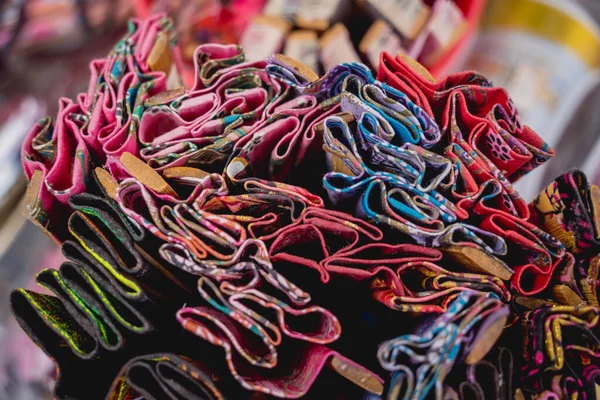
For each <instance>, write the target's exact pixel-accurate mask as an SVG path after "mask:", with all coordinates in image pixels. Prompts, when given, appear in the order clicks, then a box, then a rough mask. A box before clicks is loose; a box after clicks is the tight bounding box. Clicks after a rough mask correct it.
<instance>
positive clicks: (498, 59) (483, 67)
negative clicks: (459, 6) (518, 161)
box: [467, 0, 600, 201]
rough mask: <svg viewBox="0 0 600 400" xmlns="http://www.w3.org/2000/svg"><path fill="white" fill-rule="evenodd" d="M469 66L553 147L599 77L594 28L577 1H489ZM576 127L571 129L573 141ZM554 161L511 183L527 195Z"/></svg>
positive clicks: (599, 43)
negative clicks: (508, 99) (506, 96)
mask: <svg viewBox="0 0 600 400" xmlns="http://www.w3.org/2000/svg"><path fill="white" fill-rule="evenodd" d="M467 68H469V69H474V70H477V71H479V72H481V73H482V74H483V75H485V76H486V77H488V78H490V79H491V80H492V81H493V82H494V84H495V85H497V86H502V87H505V88H506V89H507V90H508V92H509V94H510V96H511V98H512V99H513V101H514V102H515V105H516V106H517V109H518V110H519V114H520V116H521V121H522V122H523V123H525V124H527V125H529V126H531V127H532V128H533V129H534V130H535V131H536V132H537V133H538V134H539V135H540V136H541V137H542V138H543V139H544V140H545V141H546V142H547V143H548V144H549V145H550V146H552V147H555V146H557V145H558V144H559V142H560V140H561V137H562V136H563V134H565V129H566V127H567V126H568V124H569V122H570V121H571V120H572V118H573V116H574V114H575V112H576V111H577V109H578V107H579V106H580V105H581V104H582V101H583V99H584V98H585V97H586V96H587V95H588V94H589V93H590V92H591V91H592V90H593V89H594V88H595V87H597V86H598V83H599V82H600V73H599V72H598V71H599V68H600V28H599V26H598V24H597V23H596V22H595V21H594V20H593V18H592V17H591V16H590V15H589V14H588V12H587V11H586V10H585V9H584V8H583V7H582V6H581V4H580V3H579V2H577V1H575V0H492V1H490V7H489V9H488V13H487V15H486V17H485V18H484V22H483V26H482V31H481V33H480V36H479V38H478V39H477V42H476V44H475V47H474V49H473V52H472V53H471V57H470V59H469V60H468V61H467ZM590 129H595V127H590ZM577 134H578V133H575V132H569V135H573V138H572V140H577V136H575V135H577ZM555 150H556V151H557V156H558V157H560V152H561V149H560V148H555ZM552 162H553V161H552V160H551V161H549V162H548V163H547V164H546V165H545V166H542V167H540V168H537V169H536V170H534V171H533V172H531V173H530V174H528V175H527V176H525V177H524V178H523V179H522V180H521V181H519V182H518V183H517V185H516V188H517V190H519V192H520V193H521V195H522V196H523V197H524V198H525V200H528V201H530V200H532V199H533V198H534V197H535V196H537V194H538V193H539V192H540V190H542V189H543V187H545V186H546V185H547V184H548V183H549V181H550V180H552V179H553V177H547V176H546V172H547V168H548V166H549V165H551V163H552ZM583 163H584V160H583V159H581V160H579V161H578V163H571V164H575V165H569V166H570V167H582V166H583Z"/></svg>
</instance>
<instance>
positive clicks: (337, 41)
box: [320, 23, 360, 71]
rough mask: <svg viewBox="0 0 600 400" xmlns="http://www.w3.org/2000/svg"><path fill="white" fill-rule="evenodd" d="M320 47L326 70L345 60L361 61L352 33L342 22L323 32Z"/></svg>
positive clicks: (322, 61)
mask: <svg viewBox="0 0 600 400" xmlns="http://www.w3.org/2000/svg"><path fill="white" fill-rule="evenodd" d="M320 47H321V52H320V56H321V63H322V64H323V68H325V71H329V70H330V69H331V68H333V67H334V66H336V65H338V64H341V63H344V62H360V57H359V56H358V54H356V50H354V46H353V45H352V41H351V40H350V33H349V32H348V29H346V27H345V26H344V25H343V24H341V23H337V24H335V25H334V26H333V27H332V28H331V29H330V30H328V31H327V32H325V33H324V34H323V36H322V37H321V42H320Z"/></svg>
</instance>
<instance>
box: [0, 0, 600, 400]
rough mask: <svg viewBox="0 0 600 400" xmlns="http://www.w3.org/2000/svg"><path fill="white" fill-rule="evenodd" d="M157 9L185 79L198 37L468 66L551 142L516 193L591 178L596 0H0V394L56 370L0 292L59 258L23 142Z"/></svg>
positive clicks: (18, 399) (38, 382)
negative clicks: (30, 212) (34, 193)
mask: <svg viewBox="0 0 600 400" xmlns="http://www.w3.org/2000/svg"><path fill="white" fill-rule="evenodd" d="M161 11H162V12H167V13H168V14H169V15H170V16H171V17H172V18H173V20H174V21H175V23H176V26H177V29H178V31H179V44H180V48H181V56H182V58H183V61H184V65H185V68H186V69H185V71H183V78H184V81H185V83H186V84H187V85H188V86H189V85H191V83H192V82H193V79H194V70H193V64H192V58H193V53H194V49H195V48H196V46H197V45H198V44H200V43H206V42H217V43H240V44H241V45H242V46H244V49H245V51H246V55H247V58H250V59H262V58H265V57H267V56H269V55H270V54H272V53H276V52H283V53H284V54H287V55H290V56H292V57H294V58H297V59H299V60H301V61H302V62H304V63H305V64H306V65H308V66H309V67H310V68H312V69H313V70H315V71H316V72H317V73H319V74H323V73H325V72H326V71H327V70H328V69H329V68H331V66H333V65H336V64H338V63H340V62H345V61H361V62H363V63H366V64H368V65H370V66H371V67H373V68H377V66H378V60H379V58H378V55H379V53H380V52H381V51H387V52H390V53H393V54H396V53H400V52H404V53H406V54H407V55H408V56H410V57H411V58H413V59H415V60H417V61H419V62H420V63H422V64H423V65H424V66H425V67H427V68H428V69H429V71H430V72H431V74H432V75H433V76H435V77H436V78H443V77H444V76H445V75H447V74H449V73H452V72H455V71H459V70H464V69H473V70H476V71H479V72H481V73H483V74H484V75H486V76H487V77H488V78H490V79H491V80H492V81H493V82H494V84H495V85H498V86H504V87H505V88H507V89H508V91H509V93H510V94H511V96H512V98H513V100H514V102H515V104H516V105H517V108H518V109H519V112H520V115H521V119H522V121H523V122H524V123H525V124H528V125H530V126H531V127H532V128H533V129H534V130H536V131H537V132H538V133H539V134H540V136H542V138H544V140H545V141H546V142H548V143H549V144H550V145H551V146H552V147H554V148H555V150H556V152H557V156H556V157H555V158H554V159H553V160H552V161H550V162H549V163H547V165H544V166H543V167H542V168H539V170H536V171H534V172H532V173H531V174H529V175H527V176H526V177H524V178H523V179H522V180H521V181H519V182H518V184H517V188H518V189H519V191H520V192H521V193H522V195H523V197H525V198H526V200H532V199H533V198H534V196H535V195H536V194H537V193H538V192H539V191H540V190H541V189H542V188H544V187H545V185H547V184H548V183H550V182H551V181H552V180H553V178H554V177H555V176H556V175H557V174H559V173H561V172H562V171H565V170H567V169H570V168H580V169H583V171H584V172H586V173H587V174H588V177H589V178H590V180H591V181H592V182H593V183H596V184H600V136H599V135H598V134H597V127H598V126H600V121H599V120H600V112H597V111H598V110H600V90H599V87H600V85H599V83H600V1H598V0H487V1H485V0H229V1H225V0H221V1H218V0H185V1H184V0H179V1H178V0H130V1H125V0H0V160H3V161H2V162H3V164H2V168H0V400H4V399H6V400H8V399H10V400H24V399H32V400H33V399H36V400H37V399H46V398H48V399H50V398H52V396H51V390H52V385H53V379H54V375H55V371H54V366H53V364H52V362H51V361H50V360H49V359H48V358H47V357H46V356H45V355H44V354H43V353H42V352H41V351H40V350H38V349H37V348H36V347H35V346H34V345H33V344H32V343H31V342H30V341H29V340H28V339H27V338H26V336H25V335H24V334H22V333H21V332H20V330H19V328H18V325H17V324H16V322H15V321H14V320H13V319H12V317H11V316H10V311H9V305H8V302H7V301H6V299H8V295H9V293H10V290H11V289H12V288H14V287H17V286H19V287H32V286H33V281H34V277H35V274H36V273H37V272H39V271H40V270H41V269H43V268H46V267H56V266H58V265H59V263H60V262H61V260H62V259H61V257H62V256H61V253H60V250H59V248H58V247H57V246H56V245H55V244H54V243H53V242H52V241H51V240H50V239H49V238H48V237H46V236H45V234H44V233H43V232H41V231H40V230H39V229H37V228H36V227H34V226H33V225H32V224H30V223H29V222H26V220H25V218H24V217H23V216H22V214H21V210H20V202H21V198H22V196H23V193H24V191H25V187H26V182H25V179H24V175H23V173H22V168H21V162H20V146H21V142H22V140H23V138H24V137H25V135H26V134H27V132H28V130H29V129H30V127H31V126H33V124H34V123H35V122H36V121H37V120H38V119H40V118H42V117H43V116H46V115H55V114H56V112H57V108H58V102H57V100H58V99H59V98H60V97H63V96H67V97H74V96H76V94H77V93H79V92H82V91H86V90H87V85H88V80H89V69H88V64H89V61H91V60H92V59H94V58H95V57H97V56H103V55H105V54H106V53H107V52H109V51H110V49H111V47H112V45H113V44H114V43H115V42H116V41H117V40H118V38H119V37H120V35H122V34H123V33H124V31H125V28H126V24H127V20H128V19H129V18H131V17H139V18H144V17H147V16H149V15H151V14H153V13H155V12H161ZM36 290H38V291H39V290H40V288H37V289H36Z"/></svg>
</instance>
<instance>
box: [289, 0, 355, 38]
mask: <svg viewBox="0 0 600 400" xmlns="http://www.w3.org/2000/svg"><path fill="white" fill-rule="evenodd" d="M301 4H302V5H301V6H300V8H299V9H298V14H297V15H296V24H297V25H298V26H299V27H301V28H306V29H315V30H318V31H324V30H325V29H327V28H329V25H330V24H331V22H332V21H338V20H340V15H341V13H342V11H343V7H342V6H343V5H345V4H347V1H345V0H304V1H302V3H301Z"/></svg>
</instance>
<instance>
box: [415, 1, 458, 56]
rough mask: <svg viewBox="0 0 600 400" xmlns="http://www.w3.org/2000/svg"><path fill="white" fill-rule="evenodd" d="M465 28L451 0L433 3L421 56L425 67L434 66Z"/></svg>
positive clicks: (456, 7)
mask: <svg viewBox="0 0 600 400" xmlns="http://www.w3.org/2000/svg"><path fill="white" fill-rule="evenodd" d="M465 27H466V20H465V17H464V16H463V13H462V11H461V10H460V9H459V8H458V6H457V5H456V3H455V2H454V1H452V0H440V1H438V2H437V3H435V5H434V8H433V11H432V14H431V18H430V19H429V21H428V22H427V27H426V28H425V30H427V33H424V35H425V36H426V40H425V43H424V45H423V50H422V53H421V56H420V57H419V58H420V59H421V60H423V62H424V63H425V64H426V65H432V64H435V63H436V61H437V60H438V59H439V58H440V57H441V56H442V55H443V54H445V52H446V50H447V49H448V48H449V47H450V46H452V45H453V44H454V43H455V42H456V40H457V38H458V37H460V35H461V34H462V32H463V30H464V29H465Z"/></svg>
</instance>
